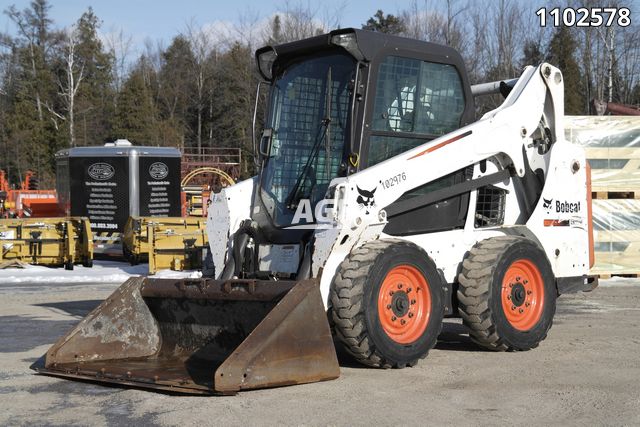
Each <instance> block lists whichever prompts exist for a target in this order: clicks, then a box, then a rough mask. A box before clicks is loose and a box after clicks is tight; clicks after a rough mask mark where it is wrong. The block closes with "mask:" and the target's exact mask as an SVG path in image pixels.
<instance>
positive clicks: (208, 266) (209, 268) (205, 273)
mask: <svg viewBox="0 0 640 427" xmlns="http://www.w3.org/2000/svg"><path fill="white" fill-rule="evenodd" d="M202 277H213V278H215V277H216V266H215V264H214V263H213V255H212V254H211V249H209V248H207V254H206V255H205V257H204V259H203V260H202Z"/></svg>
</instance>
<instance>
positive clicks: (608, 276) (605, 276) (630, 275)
mask: <svg viewBox="0 0 640 427" xmlns="http://www.w3.org/2000/svg"><path fill="white" fill-rule="evenodd" d="M596 276H598V278H600V279H611V278H612V277H624V278H631V279H636V278H638V277H640V273H598V274H596Z"/></svg>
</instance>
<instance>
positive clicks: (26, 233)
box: [0, 217, 93, 270]
mask: <svg viewBox="0 0 640 427" xmlns="http://www.w3.org/2000/svg"><path fill="white" fill-rule="evenodd" d="M92 241H93V235H92V233H91V226H90V224H89V220H88V219H87V218H80V217H67V218H17V219H2V220H0V243H1V244H2V252H1V253H0V260H19V261H24V262H28V263H31V264H38V265H46V266H60V265H64V267H65V268H66V269H67V270H73V266H74V264H80V263H82V265H83V266H85V267H91V266H92V265H93V243H92Z"/></svg>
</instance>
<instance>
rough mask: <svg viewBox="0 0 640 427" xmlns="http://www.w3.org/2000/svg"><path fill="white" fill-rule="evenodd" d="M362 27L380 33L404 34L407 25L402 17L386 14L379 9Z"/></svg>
mask: <svg viewBox="0 0 640 427" xmlns="http://www.w3.org/2000/svg"><path fill="white" fill-rule="evenodd" d="M362 29H363V30H369V31H377V32H379V33H387V34H402V33H404V32H405V30H406V27H405V24H404V22H403V21H402V19H401V18H399V17H397V16H393V15H391V14H387V15H385V14H384V12H383V11H382V10H380V9H378V11H377V12H376V14H375V15H373V17H371V18H369V20H368V21H367V22H366V23H365V24H363V25H362Z"/></svg>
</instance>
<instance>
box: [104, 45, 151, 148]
mask: <svg viewBox="0 0 640 427" xmlns="http://www.w3.org/2000/svg"><path fill="white" fill-rule="evenodd" d="M146 66H147V65H146V64H145V61H144V58H142V59H141V60H140V61H139V62H138V64H137V66H136V67H135V68H134V70H132V71H131V74H130V75H129V78H128V79H127V81H126V82H125V83H124V85H123V88H122V92H121V94H120V99H119V102H118V108H117V110H116V115H115V123H114V127H113V136H112V138H113V139H117V138H126V139H128V140H129V141H131V142H132V143H133V144H135V145H157V144H158V142H159V140H158V133H157V131H158V129H157V126H156V125H157V123H156V119H155V107H154V105H153V102H152V97H151V94H150V88H149V87H148V86H147V84H146V83H145V77H144V73H145V67H146Z"/></svg>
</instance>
